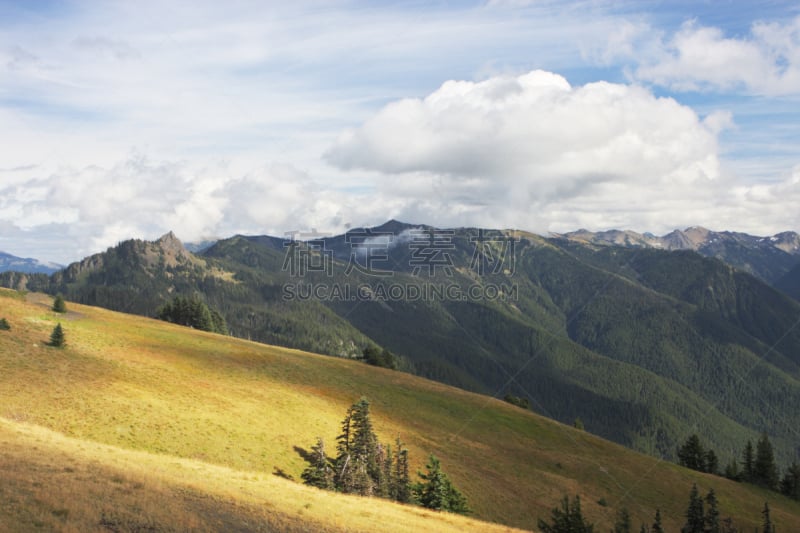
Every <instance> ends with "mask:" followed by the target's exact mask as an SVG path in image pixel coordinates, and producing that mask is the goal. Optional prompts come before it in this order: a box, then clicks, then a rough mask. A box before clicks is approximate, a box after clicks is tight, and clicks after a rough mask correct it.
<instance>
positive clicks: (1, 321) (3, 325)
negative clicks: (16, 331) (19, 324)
mask: <svg viewBox="0 0 800 533" xmlns="http://www.w3.org/2000/svg"><path fill="white" fill-rule="evenodd" d="M10 329H11V324H9V323H8V320H6V319H5V318H0V330H3V331H8V330H10Z"/></svg>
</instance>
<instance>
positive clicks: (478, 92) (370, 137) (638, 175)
mask: <svg viewBox="0 0 800 533" xmlns="http://www.w3.org/2000/svg"><path fill="white" fill-rule="evenodd" d="M725 117H726V115H724V114H720V115H714V116H713V117H710V118H709V119H708V120H707V121H706V122H704V121H702V120H701V119H700V118H699V117H698V116H697V115H696V114H695V113H694V112H693V111H692V110H691V109H690V108H688V107H686V106H682V105H680V104H678V103H677V102H676V101H674V100H672V99H669V98H656V97H655V96H653V95H652V94H651V93H650V92H648V91H646V90H644V89H642V88H640V87H635V86H628V85H618V84H610V83H604V82H600V83H591V84H587V85H584V86H581V87H571V86H570V85H569V83H567V81H566V80H565V79H564V78H563V77H561V76H558V75H556V74H553V73H549V72H543V71H533V72H530V73H528V74H525V75H522V76H518V77H497V78H490V79H488V80H486V81H482V82H479V83H473V82H464V81H460V82H457V81H449V82H446V83H445V84H444V85H442V87H441V88H440V89H438V90H437V91H435V92H434V93H432V94H430V95H429V96H427V97H426V98H424V99H406V100H400V101H397V102H393V103H390V104H389V105H387V106H386V107H384V108H383V109H382V110H380V111H379V112H378V113H377V114H376V115H375V116H373V117H372V118H370V119H369V120H367V121H366V122H365V123H364V124H363V125H362V126H361V127H359V128H357V129H354V130H350V131H348V132H346V133H345V134H343V135H342V137H341V138H340V139H339V140H338V141H337V143H336V144H335V145H334V146H333V147H332V148H331V149H330V150H329V152H328V153H327V156H326V157H327V159H328V161H330V162H331V163H333V164H334V165H336V166H338V167H339V168H342V169H346V170H351V169H365V170H372V171H378V172H382V173H386V174H399V175H401V177H400V178H399V181H400V182H404V181H408V182H409V184H410V185H411V191H412V195H416V194H418V187H417V186H416V185H414V184H415V183H417V182H419V181H420V179H422V180H425V178H426V176H428V178H429V179H431V178H432V177H435V179H434V182H436V183H438V188H439V191H438V192H439V194H443V195H446V196H448V197H450V198H453V199H456V200H459V201H460V203H471V204H474V205H481V204H483V203H486V202H490V203H498V202H504V201H512V202H514V203H520V204H522V203H527V204H529V205H534V204H541V203H545V202H550V201H553V200H555V199H559V198H569V197H574V196H577V195H581V194H586V193H587V192H590V191H591V190H592V189H593V188H594V187H596V186H598V185H600V184H603V183H607V182H614V183H621V184H625V183H639V182H641V181H642V180H646V181H648V182H649V184H650V185H656V184H659V183H669V184H671V185H673V186H681V187H690V186H694V185H697V184H702V183H705V182H708V181H710V180H715V179H718V178H719V177H720V165H719V159H718V155H717V139H716V133H717V132H718V131H719V129H720V128H722V127H724V126H725V124H726V122H725ZM728 120H729V118H728ZM499 207H500V206H498V208H499Z"/></svg>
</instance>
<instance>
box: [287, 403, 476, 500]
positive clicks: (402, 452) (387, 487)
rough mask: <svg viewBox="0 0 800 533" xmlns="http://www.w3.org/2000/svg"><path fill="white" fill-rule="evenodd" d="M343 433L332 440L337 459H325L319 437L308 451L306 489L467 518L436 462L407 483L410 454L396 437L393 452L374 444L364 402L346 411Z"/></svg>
mask: <svg viewBox="0 0 800 533" xmlns="http://www.w3.org/2000/svg"><path fill="white" fill-rule="evenodd" d="M341 431H342V432H341V434H340V435H339V436H338V437H337V438H336V457H334V458H330V457H328V455H327V453H326V450H325V442H324V440H323V439H322V437H318V438H317V441H316V443H315V444H314V445H313V446H312V447H311V453H310V454H308V456H307V457H306V460H307V461H308V462H309V466H308V467H307V468H306V469H305V470H304V471H303V473H302V475H301V477H302V479H303V482H304V483H305V484H306V485H311V486H314V487H319V488H321V489H326V490H334V491H337V492H343V493H346V494H359V495H362V496H377V497H380V498H387V499H390V500H394V501H398V502H401V503H412V504H417V505H421V506H422V507H426V508H428V509H434V510H439V511H449V512H453V513H459V514H467V513H469V512H470V510H469V506H468V505H467V500H466V498H465V497H464V495H463V494H462V493H461V492H460V491H459V490H458V489H457V488H456V487H455V486H454V485H453V483H452V482H451V481H450V478H449V477H448V476H447V474H445V473H444V472H443V471H442V467H441V462H440V461H439V459H438V458H436V456H434V455H431V456H430V457H429V458H428V463H427V464H426V466H425V468H426V471H425V472H418V473H417V475H418V477H419V481H417V482H412V481H411V478H410V474H409V464H410V462H409V454H408V449H407V448H406V447H405V446H404V444H403V443H402V441H401V440H400V438H399V437H398V438H397V440H396V441H395V445H394V447H392V446H391V445H389V444H382V443H380V442H379V441H378V438H377V436H376V435H375V432H374V430H373V428H372V420H371V419H370V414H369V401H368V400H367V399H366V398H361V399H360V400H359V401H358V402H357V403H354V404H353V405H352V406H351V407H350V408H349V409H348V410H347V414H346V415H345V417H344V420H342V430H341Z"/></svg>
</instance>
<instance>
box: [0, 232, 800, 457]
mask: <svg viewBox="0 0 800 533" xmlns="http://www.w3.org/2000/svg"><path fill="white" fill-rule="evenodd" d="M437 232H438V233H437ZM511 238H513V239H514V240H515V246H513V247H510V248H508V249H507V250H510V252H511V253H509V254H508V255H507V256H504V253H503V252H504V248H503V243H507V242H508V239H511ZM737 238H738V237H737ZM381 239H384V240H383V241H382V240H381ZM429 239H433V240H434V241H435V240H436V239H438V240H439V243H440V244H442V243H443V245H444V246H446V248H443V249H440V250H437V249H436V248H435V247H434V246H430V245H429ZM480 239H484V243H483V244H484V245H486V246H484V247H482V248H481V253H482V256H481V257H482V259H481V260H482V261H483V260H486V262H487V263H490V262H491V259H492V258H494V259H499V258H501V257H502V258H503V260H502V261H499V262H502V263H505V262H506V261H508V264H506V265H502V266H503V268H500V269H497V270H496V271H495V269H493V268H487V269H485V270H486V271H485V272H483V273H482V274H479V273H478V272H476V268H475V259H476V257H478V255H476V251H478V245H477V242H478V241H479V240H480ZM504 239H505V240H504ZM759 242H760V241H759ZM770 242H771V241H770ZM776 242H777V241H776ZM787 242H788V241H787ZM381 243H383V246H380V245H381ZM293 244H294V246H292V247H288V246H286V245H287V243H286V242H285V241H284V240H283V239H278V238H274V237H267V236H262V237H244V236H236V237H233V238H230V239H223V240H220V241H218V242H216V243H215V244H214V245H213V246H211V247H210V248H208V249H207V250H205V251H204V252H203V253H202V255H199V256H197V255H193V254H191V253H190V252H188V251H187V250H185V248H184V247H183V245H182V244H181V243H180V241H178V240H177V238H175V236H174V235H172V234H167V235H165V236H164V237H162V238H161V239H159V240H158V241H156V242H153V243H147V242H143V241H127V242H123V243H120V244H119V245H118V246H116V247H114V248H110V249H109V250H108V251H107V252H105V253H103V254H98V255H96V256H92V257H90V258H87V259H85V260H84V261H81V262H80V263H75V264H73V265H70V266H69V267H68V268H67V269H65V270H64V271H63V272H61V273H58V274H56V275H54V276H51V277H47V276H44V275H28V276H25V277H23V276H21V275H16V274H8V273H5V274H0V284H2V285H5V286H12V287H22V286H25V287H27V288H29V289H30V290H43V291H46V292H48V293H50V294H56V293H58V292H61V293H63V294H64V295H65V296H66V297H67V299H69V300H73V301H77V302H81V303H86V304H90V305H100V306H103V307H108V308H111V309H116V310H121V311H125V312H135V313H139V314H144V315H148V316H153V315H154V313H155V310H156V309H157V308H158V307H159V306H160V305H162V304H163V303H165V302H166V301H168V300H169V299H170V298H172V297H173V296H174V295H175V294H183V295H187V296H188V295H191V296H195V295H196V296H197V297H200V298H202V299H203V300H205V301H206V302H207V303H208V305H210V306H212V307H213V308H215V309H217V310H218V311H220V312H221V313H222V315H224V317H225V319H226V321H227V324H228V326H229V328H230V331H231V333H232V334H233V335H235V336H238V337H241V338H247V339H252V340H257V341H260V342H265V343H269V344H277V345H282V346H288V347H292V348H299V349H303V350H309V351H313V352H316V353H325V354H329V355H337V356H342V357H348V358H354V357H357V356H358V355H360V354H361V353H362V351H363V349H364V348H365V347H367V346H370V345H379V346H381V347H384V348H387V349H389V350H391V351H392V352H393V353H394V354H396V355H398V356H400V362H401V365H400V366H401V368H402V369H404V370H407V371H409V372H411V373H415V374H417V375H420V376H423V377H428V378H431V379H435V380H437V381H440V382H444V383H447V384H450V385H455V386H458V387H461V388H463V389H466V390H471V391H474V392H479V393H484V394H491V395H494V396H496V397H502V396H503V395H505V394H506V393H511V394H515V395H519V396H526V397H527V398H528V399H529V400H530V402H531V404H532V405H533V406H534V408H535V409H536V411H537V412H539V413H541V414H545V415H547V416H549V417H551V418H554V419H556V420H560V421H562V422H565V423H571V422H572V421H573V420H575V418H576V417H580V418H581V419H582V420H583V421H584V424H585V427H586V429H587V430H588V431H590V432H592V433H594V434H596V435H599V436H602V437H604V438H607V439H610V440H613V441H615V442H618V443H621V444H624V445H626V446H629V447H631V448H634V449H637V450H640V451H645V452H647V453H650V454H653V455H654V456H657V457H663V458H666V459H668V460H673V459H674V458H675V450H676V448H677V446H678V445H679V444H681V443H682V442H683V441H684V440H685V439H686V438H687V437H688V436H689V435H690V434H692V433H698V434H699V435H700V437H701V438H702V439H703V440H704V441H705V442H707V443H708V444H709V445H711V446H712V447H714V449H715V450H716V451H717V453H718V454H719V456H720V463H721V464H723V465H724V464H727V463H728V462H729V461H730V460H731V459H732V458H734V457H739V456H740V454H741V451H742V448H743V447H744V445H745V443H746V441H747V440H748V439H749V440H755V439H757V438H758V435H759V433H761V432H762V431H767V432H768V433H769V435H770V438H771V439H772V442H773V445H774V446H775V449H776V453H777V456H778V460H779V462H780V464H781V467H785V466H787V465H788V464H789V463H790V462H791V461H792V460H794V459H795V458H796V457H797V448H798V442H797V436H796V434H795V430H794V428H795V427H797V425H798V424H800V411H798V410H797V409H796V405H798V403H800V359H798V354H799V353H800V327H797V325H798V324H800V322H798V320H800V305H799V304H798V302H796V301H793V300H791V299H790V298H788V297H786V296H784V295H782V294H780V293H778V292H777V291H776V290H774V289H773V288H771V287H769V286H768V285H766V284H765V283H763V282H761V281H759V280H758V279H756V278H754V277H752V276H750V275H748V274H745V273H742V272H740V271H737V270H735V269H732V268H731V267H729V266H728V265H726V264H724V263H722V262H721V261H719V260H716V259H709V258H704V257H702V256H700V255H699V254H697V253H695V252H694V251H691V250H679V251H674V252H667V251H664V250H656V249H648V248H642V247H633V246H631V247H620V246H599V245H596V244H593V243H589V244H586V243H580V242H576V241H575V240H569V239H545V238H542V237H540V236H537V235H533V234H528V233H520V232H504V231H496V230H482V229H477V228H459V229H455V230H436V229H435V228H430V227H428V226H419V227H417V226H412V225H409V224H403V223H401V222H397V221H390V222H389V223H387V224H385V225H383V226H379V227H376V228H360V229H354V230H351V232H349V233H348V234H347V235H343V236H341V235H340V236H335V237H330V238H327V239H325V240H324V241H323V242H322V243H321V248H320V243H319V242H317V243H316V244H315V245H314V246H316V248H315V247H314V246H311V245H310V244H309V243H300V242H295V243H293ZM367 245H369V246H373V247H375V248H378V250H377V252H378V254H376V255H377V256H378V259H380V260H378V261H376V262H375V263H374V264H372V269H373V271H372V272H364V271H363V270H364V269H363V268H351V267H353V263H352V258H353V257H354V255H352V254H353V253H355V257H357V258H358V257H360V258H361V259H360V261H361V262H362V263H363V262H364V257H365V256H366V253H367V252H368V251H369V250H371V249H373V248H370V247H369V246H367ZM375 245H378V246H375ZM487 246H488V248H487ZM770 246H772V245H770ZM359 247H360V248H359ZM380 248H383V249H380ZM359 249H360V251H359ZM292 250H294V251H295V252H296V253H297V259H301V258H306V259H309V260H311V259H313V261H316V262H318V263H320V264H322V265H325V266H327V267H329V268H328V269H327V271H321V270H319V269H312V268H307V269H306V270H307V271H302V270H300V271H297V272H294V273H293V272H292V269H291V267H289V268H287V263H288V261H289V259H293V258H295V255H294V254H292V253H290V252H291V251H292ZM437 251H439V252H446V254H447V255H446V256H447V257H448V258H449V263H450V264H446V265H443V264H441V263H440V264H439V266H440V267H442V266H446V267H447V268H438V269H434V268H432V269H430V270H432V271H433V272H428V271H427V270H428V269H426V268H424V267H425V263H424V261H423V260H424V259H426V258H434V257H436V258H438V259H444V258H445V254H444V253H442V254H439V255H436V254H435V253H434V252H437ZM328 253H330V256H327V255H324V254H328ZM781 253H784V252H783V251H781ZM381 256H383V257H381ZM326 257H328V258H329V261H328V262H327V264H326V262H325V258H326ZM360 266H363V265H360ZM488 266H491V265H488V264H487V267H488ZM416 270H419V272H416V273H415V271H416ZM375 271H381V272H378V273H377V274H376V272H375ZM431 287H433V288H437V287H439V288H441V287H447V288H455V289H457V291H456V293H455V296H452V297H451V296H448V295H445V296H439V297H434V298H413V297H411V289H415V290H417V291H422V290H427V289H429V288H431ZM287 288H291V290H292V294H293V295H295V296H297V297H292V298H287V292H286V289H287ZM393 288H394V289H400V292H399V293H398V295H397V296H396V297H395V296H391V294H389V291H390V290H392V289H393ZM311 289H325V291H324V294H323V296H321V297H318V296H316V295H315V294H311V293H309V292H308V291H309V290H311ZM335 289H339V290H342V291H344V290H345V289H351V290H352V295H355V298H352V297H351V298H348V297H347V296H346V295H345V297H344V298H334V297H325V295H329V296H330V295H331V294H332V292H333V291H334V290H335ZM360 289H365V290H364V291H363V292H362V293H361V294H359V293H358V292H357V291H359V290H360ZM472 289H478V297H472V296H469V291H470V290H472ZM304 291H306V292H305V294H306V295H305V296H301V295H302V294H303V293H304ZM491 291H495V292H494V293H492V292H491ZM381 294H383V295H384V297H381V296H379V295H381ZM492 294H494V295H495V296H500V297H496V298H492V297H484V296H487V295H488V296H491V295H492ZM464 295H467V296H469V297H467V298H463V296H464ZM512 295H513V296H512ZM506 296H508V297H506ZM632 384H635V386H632Z"/></svg>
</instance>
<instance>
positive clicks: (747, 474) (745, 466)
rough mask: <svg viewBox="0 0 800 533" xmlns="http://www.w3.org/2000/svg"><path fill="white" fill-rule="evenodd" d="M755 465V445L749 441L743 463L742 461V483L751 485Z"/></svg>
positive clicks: (745, 448)
mask: <svg viewBox="0 0 800 533" xmlns="http://www.w3.org/2000/svg"><path fill="white" fill-rule="evenodd" d="M754 465H755V458H754V452H753V443H752V442H750V441H747V445H746V446H745V447H744V454H743V461H742V476H741V477H742V481H745V482H747V483H751V482H752V481H753V478H754Z"/></svg>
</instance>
